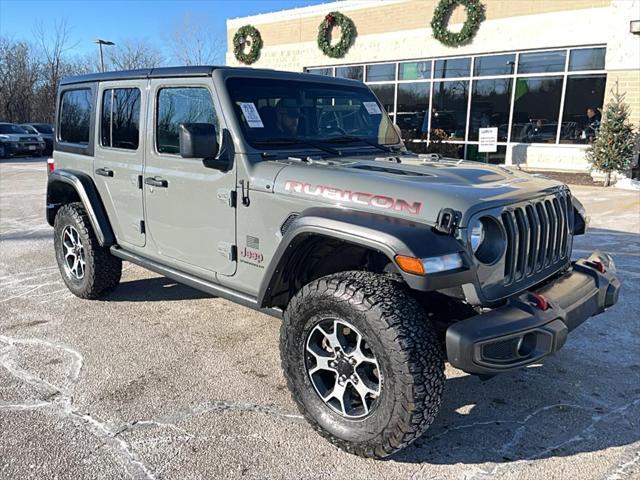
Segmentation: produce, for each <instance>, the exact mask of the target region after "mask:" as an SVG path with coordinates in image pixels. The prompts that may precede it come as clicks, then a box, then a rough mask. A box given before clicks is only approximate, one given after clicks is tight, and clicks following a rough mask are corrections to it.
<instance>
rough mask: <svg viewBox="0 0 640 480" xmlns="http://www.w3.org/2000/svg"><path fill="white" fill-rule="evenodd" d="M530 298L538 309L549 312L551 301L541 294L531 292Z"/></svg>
mask: <svg viewBox="0 0 640 480" xmlns="http://www.w3.org/2000/svg"><path fill="white" fill-rule="evenodd" d="M529 297H530V298H531V300H532V301H533V303H534V305H535V306H536V307H537V308H538V309H540V310H542V311H543V312H546V311H547V310H549V301H548V300H547V299H546V298H544V297H543V296H542V295H540V294H539V293H535V292H529Z"/></svg>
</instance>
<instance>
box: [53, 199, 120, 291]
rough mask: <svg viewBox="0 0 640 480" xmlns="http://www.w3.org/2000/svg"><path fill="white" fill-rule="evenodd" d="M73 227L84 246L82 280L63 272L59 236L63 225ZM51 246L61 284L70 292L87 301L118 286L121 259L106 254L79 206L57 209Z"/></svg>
mask: <svg viewBox="0 0 640 480" xmlns="http://www.w3.org/2000/svg"><path fill="white" fill-rule="evenodd" d="M68 225H70V226H72V227H73V228H75V229H76V230H77V232H78V233H79V234H80V239H81V242H82V245H83V247H84V253H85V260H86V266H85V270H84V276H83V278H82V279H76V278H74V277H73V276H72V275H70V274H69V272H67V270H66V269H65V259H64V248H63V246H62V233H63V231H64V229H65V227H66V226H68ZM53 235H54V237H53V239H54V240H53V241H54V247H55V252H56V261H57V262H58V267H59V268H60V274H61V275H62V279H63V280H64V283H65V284H66V285H67V287H68V288H69V290H71V292H72V293H73V294H74V295H76V296H78V297H80V298H87V299H94V298H98V297H99V296H100V295H103V294H105V293H107V292H109V291H110V290H113V289H114V288H115V287H116V286H117V285H118V283H120V276H121V274H122V260H120V259H119V258H117V257H114V256H113V255H111V253H109V249H108V248H105V247H101V246H100V243H99V242H98V239H97V238H96V236H95V233H94V232H93V228H92V226H91V221H90V220H89V217H88V215H87V212H86V211H85V209H84V207H83V206H82V204H81V203H69V204H67V205H63V206H62V207H60V209H59V210H58V212H57V213H56V218H55V223H54V234H53Z"/></svg>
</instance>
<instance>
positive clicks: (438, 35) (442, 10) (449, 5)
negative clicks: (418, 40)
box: [431, 0, 484, 47]
mask: <svg viewBox="0 0 640 480" xmlns="http://www.w3.org/2000/svg"><path fill="white" fill-rule="evenodd" d="M458 6H462V7H464V8H465V10H466V11H467V20H466V21H465V22H464V25H463V26H462V30H460V31H459V32H457V33H456V32H451V31H450V30H449V29H448V28H447V25H448V23H449V19H450V18H451V14H452V13H453V11H454V10H455V8H456V7H458ZM483 20H484V5H483V4H482V3H480V1H479V0H440V3H438V6H437V7H436V10H435V11H434V12H433V19H431V29H432V30H433V37H434V38H435V39H436V40H438V41H439V42H440V43H442V44H444V45H447V46H448V47H460V46H462V45H466V44H468V43H470V42H471V40H472V39H473V37H474V36H475V35H476V33H477V32H478V28H480V24H481V23H482V21H483Z"/></svg>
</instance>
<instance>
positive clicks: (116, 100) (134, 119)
mask: <svg viewBox="0 0 640 480" xmlns="http://www.w3.org/2000/svg"><path fill="white" fill-rule="evenodd" d="M100 137H101V142H102V146H103V147H113V148H124V149H126V150H137V149H138V144H139V138H140V90H139V89H137V88H115V89H111V90H105V91H104V94H103V96H102V117H101V119H100Z"/></svg>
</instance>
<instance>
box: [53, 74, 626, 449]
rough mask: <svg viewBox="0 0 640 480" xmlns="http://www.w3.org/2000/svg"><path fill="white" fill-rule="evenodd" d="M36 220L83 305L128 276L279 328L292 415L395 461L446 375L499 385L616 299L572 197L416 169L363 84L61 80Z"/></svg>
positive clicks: (463, 169)
mask: <svg viewBox="0 0 640 480" xmlns="http://www.w3.org/2000/svg"><path fill="white" fill-rule="evenodd" d="M55 132H56V138H55V151H54V154H53V158H54V160H53V162H51V163H50V164H49V176H48V188H47V210H46V212H47V220H48V222H49V224H50V225H52V226H53V227H54V246H55V254H56V259H57V263H58V265H59V267H60V272H61V274H62V278H63V279H64V282H65V283H66V285H67V286H68V288H69V289H70V290H71V291H72V292H73V293H74V294H75V295H77V296H78V297H80V298H87V299H92V298H97V297H100V296H101V295H104V294H106V293H107V292H109V291H110V290H112V289H113V288H115V287H116V286H117V285H118V282H119V281H120V274H121V268H122V261H123V260H125V261H129V262H132V263H134V264H137V265H140V266H143V267H145V268H147V269H149V270H152V271H154V272H157V273H159V274H162V275H165V276H167V277H170V278H172V279H174V280H176V281H178V282H182V283H184V284H187V285H190V286H191V287H194V288H196V289H200V290H203V291H205V292H208V293H211V294H213V295H215V296H217V297H222V298H224V299H228V300H231V301H234V302H237V303H240V304H242V305H245V306H247V307H250V308H253V309H256V310H259V311H262V312H265V313H268V314H271V315H273V316H276V317H279V318H281V319H282V327H281V335H280V352H281V358H282V367H283V369H284V376H285V378H286V381H287V383H288V386H289V389H290V390H291V392H292V395H293V398H294V400H295V402H296V403H297V405H298V407H299V408H300V411H301V412H302V414H303V415H304V416H305V418H306V419H307V420H308V421H309V423H310V424H311V425H312V426H313V428H314V429H316V430H317V431H318V432H319V433H320V434H321V435H323V436H325V437H326V438H328V439H329V440H330V441H331V442H333V443H334V444H336V445H338V446H339V447H341V448H343V449H344V450H346V451H348V452H352V453H354V454H358V455H362V456H366V457H385V456H387V455H390V454H392V453H394V452H396V451H398V450H399V449H401V448H403V447H405V446H406V445H408V444H409V443H411V442H412V441H413V440H415V439H416V438H417V437H418V436H420V435H421V434H422V433H423V432H424V431H425V430H426V429H427V428H428V427H429V425H430V424H431V423H432V422H433V420H434V418H435V416H436V414H437V413H438V409H439V407H440V402H441V396H442V392H443V386H444V382H445V376H444V362H445V360H447V361H448V362H449V363H450V364H451V365H452V366H454V367H456V368H458V369H461V370H463V371H465V372H468V373H471V374H477V375H482V376H492V375H495V374H497V373H500V372H505V371H508V370H513V369H517V368H521V367H523V366H526V365H529V364H531V363H534V362H539V361H540V359H541V358H543V357H545V356H546V355H549V354H551V353H553V352H555V351H557V350H558V349H560V348H561V347H562V346H563V345H564V343H565V341H566V339H567V335H568V333H569V332H570V331H572V330H573V329H575V328H576V327H577V326H578V325H580V324H581V323H582V322H583V321H585V320H586V319H587V318H589V317H591V316H593V315H597V314H599V313H601V312H603V311H604V310H605V309H606V308H607V307H610V306H612V305H613V304H615V303H616V301H617V299H618V293H619V289H620V283H619V281H618V279H617V278H616V275H615V265H614V263H613V261H612V259H611V257H610V256H608V255H606V254H604V253H600V252H595V253H593V254H592V255H591V256H589V257H588V258H583V259H579V260H577V261H572V260H571V251H572V243H573V238H574V236H575V235H580V234H582V233H584V231H585V227H586V217H585V212H584V209H583V208H582V206H581V204H580V202H578V201H577V200H576V199H575V198H574V197H573V196H572V195H571V192H570V191H569V189H568V188H567V186H566V185H563V184H561V183H559V182H556V181H552V180H549V179H546V178H542V177H538V176H531V175H527V174H525V173H522V172H519V171H513V170H509V169H506V168H503V167H499V166H490V165H484V164H479V163H474V162H464V161H457V160H446V159H442V158H439V157H437V156H433V157H432V156H420V155H415V154H413V153H410V152H408V151H407V150H406V149H405V148H404V145H403V143H402V141H401V139H400V137H399V135H398V130H397V129H396V128H395V126H394V125H393V123H392V121H391V120H390V118H389V116H388V115H387V114H386V113H385V111H384V109H383V107H382V106H381V104H380V102H379V101H378V100H377V99H376V97H375V96H374V94H373V93H372V92H371V91H370V90H369V89H368V88H367V87H366V86H365V85H363V84H362V83H360V82H356V81H352V80H346V79H338V78H328V77H320V76H315V75H310V74H297V73H287V72H277V71H268V70H258V69H247V68H227V67H178V68H156V69H149V70H136V71H123V72H108V73H102V74H92V75H85V76H79V77H71V78H66V79H64V80H63V81H62V82H61V83H60V87H59V92H58V97H57V115H56V125H55Z"/></svg>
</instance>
